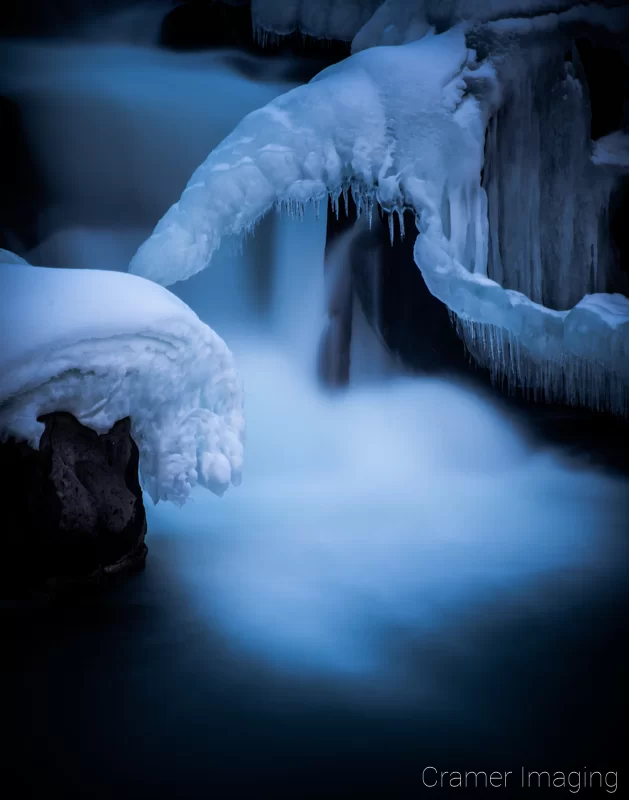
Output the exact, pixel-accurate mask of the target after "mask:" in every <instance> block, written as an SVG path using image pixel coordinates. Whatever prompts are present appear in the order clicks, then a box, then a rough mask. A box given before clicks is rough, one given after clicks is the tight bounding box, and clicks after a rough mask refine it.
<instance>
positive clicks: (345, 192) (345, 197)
mask: <svg viewBox="0 0 629 800" xmlns="http://www.w3.org/2000/svg"><path fill="white" fill-rule="evenodd" d="M343 203H344V204H345V216H346V217H349V197H348V196H347V186H344V187H343Z"/></svg>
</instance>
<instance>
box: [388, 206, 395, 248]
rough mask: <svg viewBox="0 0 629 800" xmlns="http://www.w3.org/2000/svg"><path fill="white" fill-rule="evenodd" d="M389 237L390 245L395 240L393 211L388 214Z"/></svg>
mask: <svg viewBox="0 0 629 800" xmlns="http://www.w3.org/2000/svg"><path fill="white" fill-rule="evenodd" d="M389 239H390V240H391V247H393V244H394V242H395V223H394V221H393V212H391V213H390V214H389Z"/></svg>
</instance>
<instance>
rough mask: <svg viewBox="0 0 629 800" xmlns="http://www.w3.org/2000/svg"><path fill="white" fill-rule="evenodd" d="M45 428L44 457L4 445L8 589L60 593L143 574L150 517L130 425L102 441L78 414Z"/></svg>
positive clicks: (2, 564) (2, 567)
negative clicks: (120, 576)
mask: <svg viewBox="0 0 629 800" xmlns="http://www.w3.org/2000/svg"><path fill="white" fill-rule="evenodd" d="M41 420H42V422H44V423H45V426H46V428H45V431H44V433H43V435H42V437H41V441H40V445H39V450H34V449H33V448H31V447H30V446H29V445H28V444H26V443H25V442H15V441H12V440H10V441H8V442H4V443H2V444H0V469H1V470H2V474H3V475H4V476H5V477H4V479H3V481H2V484H1V485H0V498H1V502H2V508H3V512H2V513H3V515H4V517H5V526H3V533H2V534H0V542H1V544H0V547H1V556H0V580H1V581H2V588H3V589H15V588H20V589H23V588H27V587H28V588H34V589H43V590H46V591H49V592H50V591H52V592H55V591H59V590H64V589H67V588H71V587H75V586H77V585H79V586H84V585H94V584H100V583H103V582H106V581H108V580H110V579H111V578H112V577H113V576H115V575H118V574H120V573H122V572H127V571H133V570H137V569H141V568H142V567H143V566H144V562H145V559H146V553H147V548H146V545H145V544H144V537H145V534H146V514H145V510H144V504H143V502H142V492H141V489H140V484H139V480H138V461H139V453H138V448H137V446H136V444H135V442H134V441H133V439H132V438H131V435H130V420H129V419H128V418H127V419H123V420H119V421H118V422H117V423H116V424H115V425H114V426H113V427H112V429H111V430H110V431H109V432H108V433H106V434H103V435H100V436H99V435H98V434H97V433H95V432H94V431H93V430H91V429H90V428H86V427H85V426H84V425H81V424H80V423H79V422H78V421H77V420H76V419H75V418H74V417H73V416H72V415H71V414H67V413H63V412H57V413H53V414H48V415H46V416H44V417H42V418H41Z"/></svg>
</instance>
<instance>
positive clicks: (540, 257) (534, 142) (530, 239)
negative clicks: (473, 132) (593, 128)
mask: <svg viewBox="0 0 629 800" xmlns="http://www.w3.org/2000/svg"><path fill="white" fill-rule="evenodd" d="M505 71H506V70H505ZM501 78H502V81H501V82H502V84H503V86H504V87H505V89H504V99H503V102H502V104H501V107H500V110H499V111H498V112H497V113H496V114H495V115H494V116H493V117H492V119H491V121H490V124H489V129H488V132H487V144H486V149H485V163H484V182H483V185H484V188H485V190H486V192H487V197H488V214H489V254H488V269H487V273H488V275H489V277H490V278H493V279H494V280H496V281H497V282H498V283H500V284H501V285H502V286H504V287H505V288H506V289H515V290H517V291H519V292H522V293H523V294H525V295H526V296H527V297H529V298H530V299H531V300H533V301H534V302H536V303H541V304H543V305H545V306H548V307H550V308H555V309H569V308H572V307H573V306H574V305H575V304H576V303H578V301H579V300H580V299H581V298H582V297H583V296H584V295H585V294H590V293H592V292H607V291H610V290H612V289H613V288H614V284H613V274H612V273H613V270H612V266H613V265H612V263H611V254H610V249H609V244H608V241H607V233H606V230H605V227H606V226H605V224H604V223H605V220H606V215H607V208H608V205H609V199H610V194H611V191H612V189H613V186H614V176H613V175H609V174H607V173H606V172H604V171H601V170H597V169H596V168H595V167H594V165H593V164H592V158H591V142H590V118H591V111H590V104H589V96H588V89H587V83H586V79H585V75H584V73H583V68H582V66H581V63H580V60H579V56H578V52H577V50H576V48H575V47H573V48H572V51H571V52H570V55H569V60H566V58H565V42H563V41H562V40H560V39H559V40H556V39H551V40H550V41H547V42H543V41H542V42H540V43H538V44H537V45H536V46H535V48H534V49H533V50H531V48H530V47H528V48H526V49H523V50H522V51H520V50H519V49H518V51H516V53H513V54H511V57H510V61H509V67H508V74H505V75H504V77H503V76H501Z"/></svg>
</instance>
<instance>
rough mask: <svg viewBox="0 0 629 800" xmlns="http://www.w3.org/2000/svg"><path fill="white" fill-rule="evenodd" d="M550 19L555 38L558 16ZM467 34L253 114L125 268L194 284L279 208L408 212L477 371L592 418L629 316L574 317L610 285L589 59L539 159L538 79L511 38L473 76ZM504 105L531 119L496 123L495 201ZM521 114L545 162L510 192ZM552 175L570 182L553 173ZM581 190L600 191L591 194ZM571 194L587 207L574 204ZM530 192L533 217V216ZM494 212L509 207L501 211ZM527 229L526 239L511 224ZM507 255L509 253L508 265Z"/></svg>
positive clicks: (357, 59) (562, 86)
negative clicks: (586, 79) (516, 382)
mask: <svg viewBox="0 0 629 800" xmlns="http://www.w3.org/2000/svg"><path fill="white" fill-rule="evenodd" d="M621 10H622V9H621ZM569 13H572V12H569ZM573 16H574V15H573ZM571 18H572V17H571ZM553 19H554V22H553V23H552V24H548V25H546V26H545V30H546V32H548V31H549V30H550V31H551V32H552V30H554V28H553V25H554V26H555V27H556V25H557V24H559V23H560V22H561V19H562V15H554V17H553ZM516 28H517V26H516ZM466 32H467V28H466V26H464V25H459V26H457V27H455V28H453V29H451V30H449V31H447V32H445V33H443V34H440V35H435V34H432V33H428V34H427V35H426V36H424V37H423V38H422V39H421V40H420V41H417V42H412V43H410V44H406V45H401V46H391V47H388V46H387V47H375V48H370V49H367V50H364V51H362V52H359V53H357V54H355V55H354V56H352V57H351V58H349V59H347V60H346V61H344V62H342V63H340V64H337V65H335V66H333V67H330V68H328V69H327V70H324V71H323V72H322V73H321V74H320V75H318V76H317V77H316V78H315V79H314V80H313V81H311V82H310V83H309V84H308V85H307V86H303V87H299V88H297V89H294V90H293V91H291V92H288V93H287V94H285V95H283V96H281V97H279V98H277V99H276V100H274V101H273V102H271V103H270V104H269V105H268V106H266V107H265V108H262V109H260V110H259V111H256V112H254V113H252V114H250V115H249V116H248V117H246V118H245V119H244V120H243V121H242V122H241V124H240V125H239V126H238V127H237V128H236V129H235V130H234V132H233V133H232V134H231V135H230V136H228V137H227V139H225V140H224V141H223V142H222V143H221V144H220V145H219V146H218V147H217V148H216V149H215V150H214V151H213V152H212V153H211V154H210V156H209V157H208V159H207V160H206V161H205V163H204V164H202V165H201V166H200V167H199V168H198V170H197V171H196V172H195V173H194V175H193V176H192V178H191V180H190V182H189V184H188V188H187V189H186V191H185V192H184V194H183V195H182V197H181V199H180V201H179V202H178V203H177V204H175V205H174V206H173V207H172V208H171V209H170V210H169V211H168V213H167V214H166V215H165V216H164V217H163V219H162V220H161V221H160V222H159V224H158V225H157V227H156V229H155V232H154V234H153V236H152V237H151V238H149V239H148V241H147V242H145V243H144V245H142V247H141V248H140V249H139V251H138V253H137V254H136V256H135V257H134V259H133V260H132V262H131V266H130V269H131V271H133V272H136V273H137V274H141V275H144V276H145V277H148V278H151V279H153V280H156V281H158V282H161V283H165V284H168V283H172V282H174V281H177V280H181V279H185V278H187V277H189V276H191V275H193V274H195V273H196V272H198V271H200V270H202V269H204V268H205V267H206V266H207V265H208V264H209V262H210V260H211V259H212V256H213V254H214V252H215V251H216V250H217V248H218V246H219V244H220V242H221V240H222V239H223V238H224V237H232V238H234V239H236V240H237V239H238V238H239V237H241V236H242V235H243V234H244V233H245V232H248V231H251V230H252V229H253V228H254V227H255V225H256V224H257V222H258V221H259V220H260V219H261V218H262V217H263V216H264V215H265V214H266V213H267V212H268V211H269V210H270V209H271V208H273V207H278V206H279V207H285V208H287V209H288V210H289V211H290V212H291V213H293V214H298V215H301V214H303V209H304V206H305V204H307V203H308V202H312V201H316V202H319V201H321V200H325V199H326V197H327V195H328V194H329V195H330V196H331V197H332V198H333V201H334V202H335V203H338V199H339V198H340V196H341V195H343V196H345V194H346V193H347V191H348V190H351V191H352V193H353V196H354V199H355V200H356V204H357V208H358V210H359V212H360V210H361V208H362V209H364V211H365V212H366V213H367V216H369V215H370V213H371V209H372V207H373V204H374V202H378V203H379V204H380V206H381V207H382V208H383V209H384V210H385V211H387V212H394V211H397V212H401V211H402V210H403V209H405V208H409V209H412V210H413V211H414V212H415V215H416V220H417V228H418V230H419V236H418V237H417V239H416V242H415V251H414V252H415V261H416V263H417V264H418V266H419V268H420V269H421V271H422V274H423V276H424V279H425V281H426V284H427V286H428V288H429V289H430V291H431V292H432V293H433V294H434V295H435V296H436V297H438V298H439V299H440V300H441V301H442V302H444V303H445V304H446V305H447V307H448V308H449V309H450V310H451V311H452V312H454V313H455V314H456V316H457V317H458V318H459V320H460V325H459V329H460V330H461V332H462V333H463V335H464V338H465V339H466V341H468V342H469V341H470V340H471V338H472V336H473V338H474V340H475V342H476V347H475V349H474V350H473V352H474V354H475V355H476V356H477V357H478V358H479V359H480V360H481V361H483V362H486V361H489V360H491V361H494V360H495V359H496V358H497V359H498V363H497V365H496V369H497V371H498V372H500V373H501V374H503V375H506V376H507V377H509V376H512V375H524V374H526V375H529V376H530V380H527V382H526V385H534V386H535V387H536V388H538V389H539V390H540V391H542V393H543V394H544V396H546V397H548V398H551V399H558V400H568V401H571V400H573V399H574V398H575V397H576V396H578V398H579V402H584V403H587V404H590V405H595V406H596V405H598V404H599V398H600V397H602V394H603V391H602V388H601V386H599V385H598V383H597V381H598V380H599V379H598V378H597V377H596V376H602V375H608V376H609V381H611V382H612V383H614V385H616V384H618V386H626V384H627V380H628V377H629V374H628V373H629V358H628V355H629V316H627V317H626V318H623V321H622V322H621V323H619V324H618V325H617V326H616V327H614V328H612V327H611V326H610V325H609V321H608V318H607V316H606V315H601V314H599V312H598V310H597V308H598V307H599V306H597V305H589V306H588V311H587V313H585V312H584V309H583V306H582V305H581V304H580V303H579V302H578V301H579V300H580V299H581V298H582V297H583V296H584V295H586V294H591V293H599V294H601V290H602V289H605V290H607V288H608V286H607V284H608V273H607V272H606V270H605V268H602V267H601V264H602V263H603V261H604V258H603V257H602V256H601V253H603V250H604V245H605V241H604V239H603V240H601V241H599V223H600V224H602V223H604V211H605V204H606V198H607V196H608V193H609V191H610V190H611V186H612V183H611V182H610V181H609V180H608V177H607V176H605V175H603V176H602V177H600V178H599V177H597V175H600V172H599V173H597V171H596V170H597V168H596V167H595V166H594V165H592V163H591V158H590V156H591V146H590V143H589V138H588V137H589V131H588V127H587V124H586V120H585V115H586V111H585V103H586V93H585V89H584V86H583V83H582V81H581V79H580V68H579V64H578V59H577V58H576V56H575V57H574V58H573V61H572V63H570V62H568V63H566V64H564V62H563V61H562V62H561V63H560V64H559V63H558V62H556V63H554V67H556V69H555V72H554V74H553V80H554V81H555V84H554V85H555V86H556V87H557V89H558V91H559V92H560V93H561V94H559V96H558V97H552V98H550V99H549V100H548V105H547V107H546V108H547V118H548V121H549V122H551V123H552V126H551V130H552V132H553V133H557V131H559V130H561V129H562V126H563V127H565V116H564V114H566V113H568V115H569V116H570V115H571V114H573V113H576V121H575V123H574V124H572V123H571V126H570V130H569V132H568V133H567V134H565V136H566V138H565V139H561V140H559V141H553V142H551V143H550V145H549V146H547V147H546V149H544V148H543V147H542V146H541V144H539V145H538V144H536V141H535V137H534V136H533V134H535V133H536V132H537V137H538V138H539V136H540V135H541V133H540V131H541V128H542V127H543V124H544V122H545V119H546V118H545V117H544V115H543V114H542V115H541V116H540V117H539V118H537V117H535V114H536V113H538V112H531V111H530V110H529V106H528V105H526V104H528V103H532V102H533V100H534V98H533V97H531V96H530V94H531V86H532V80H533V78H532V77H529V75H528V74H527V73H526V69H525V70H524V74H523V71H522V70H523V67H522V61H521V60H522V59H524V58H525V55H522V56H521V55H519V51H518V50H517V47H516V49H515V51H513V48H512V44H513V41H512V39H508V41H507V44H508V45H509V46H508V47H506V49H505V47H502V48H500V47H499V48H498V49H499V51H500V57H499V58H497V59H496V63H495V64H494V63H493V62H492V61H491V60H486V61H481V62H479V61H477V60H476V56H475V53H474V52H473V51H471V50H470V49H469V47H468V43H467V40H466ZM490 33H491V36H494V37H495V36H496V35H497V34H496V33H495V31H493V32H490ZM478 35H479V34H478V31H476V36H477V38H478ZM481 35H482V31H481ZM491 36H490V37H489V40H490V43H491ZM549 36H550V34H549ZM516 38H517V37H516ZM550 38H552V37H550ZM549 41H550V39H549ZM494 44H495V39H494ZM543 46H546V44H544V45H543ZM548 46H549V47H550V45H548ZM549 52H551V54H552V52H553V51H552V47H551V49H550V51H549ZM537 58H538V56H536V59H537ZM540 58H541V57H540ZM544 58H546V56H544ZM544 58H541V60H539V61H538V60H536V59H533V58H531V61H532V64H533V66H531V67H530V69H531V70H534V69H535V68H536V67H535V65H536V64H537V65H538V68H539V69H542V68H545V69H547V68H548V63H547V60H546V61H544ZM551 63H552V58H551ZM558 73H559V74H558ZM552 85H553V84H552V83H551V87H552ZM527 93H528V94H527ZM564 97H565V99H564ZM509 98H515V100H516V103H515V104H516V106H517V101H518V100H522V102H523V103H524V104H525V108H524V109H522V110H521V112H520V111H518V113H516V114H515V115H514V116H513V119H511V120H510V121H509V120H507V121H506V122H505V119H504V118H503V117H501V116H500V112H498V116H497V122H493V123H491V124H492V127H491V128H490V137H489V144H488V153H489V167H490V171H492V170H493V172H492V176H493V177H488V178H487V182H488V184H487V185H488V191H489V198H488V196H487V193H486V191H485V188H484V186H483V185H482V178H481V176H482V172H483V167H484V166H485V134H486V131H487V127H488V124H489V121H490V120H491V119H492V117H496V112H497V111H498V109H499V108H501V104H504V105H505V107H506V108H508V105H507V104H508V103H509ZM564 104H565V109H566V111H564V110H563V109H564ZM505 113H506V112H505ZM520 113H521V115H522V117H523V118H524V122H526V123H527V125H528V128H527V127H526V126H525V127H523V131H526V130H529V131H530V132H531V137H532V141H530V142H526V143H522V146H523V148H524V151H523V152H524V156H525V157H526V159H528V156H529V154H530V155H531V157H532V158H534V161H533V165H534V167H535V169H534V170H533V171H531V170H530V167H531V164H530V163H529V162H528V160H525V161H524V163H523V164H522V165H518V166H517V168H514V170H513V171H512V173H511V174H509V175H507V177H506V178H505V179H504V180H502V178H501V177H500V175H501V170H500V164H501V159H503V160H504V159H507V158H509V157H510V156H509V153H510V152H511V150H512V148H513V147H514V146H515V145H516V144H517V143H518V142H519V138H518V137H520V136H521V133H522V130H521V128H522V126H523V124H524V122H523V121H522V118H521V117H520V116H519V115H520ZM527 115H528V117H527ZM501 124H502V125H503V126H504V127H505V130H504V131H503V128H502V127H501ZM492 137H493V138H492ZM510 137H511V138H510ZM501 148H502V149H501ZM510 148H511V149H510ZM515 157H516V159H517V158H518V157H519V155H518V156H515ZM555 162H557V163H556V164H555ZM549 165H551V166H552V168H553V169H555V170H556V171H555V173H554V177H555V179H556V180H557V181H559V183H555V182H553V175H549V174H548V171H549V169H550V167H549ZM557 165H558V166H559V167H560V169H559V173H561V171H562V170H564V169H565V171H566V175H565V178H564V182H563V184H562V183H561V181H560V175H558V174H557ZM530 173H531V174H530ZM584 176H585V178H586V179H588V180H590V179H591V181H592V182H591V184H590V185H588V186H587V188H586V190H585V191H582V187H583V181H584ZM564 191H567V192H568V193H569V192H573V193H574V194H575V195H576V196H575V197H574V198H573V199H572V200H570V201H568V200H564V197H563V192H564ZM521 194H523V195H525V196H526V197H527V198H528V203H529V205H527V206H526V207H525V208H524V209H523V210H522V214H523V215H524V216H523V217H521V215H520V214H519V212H518V209H519V208H520V206H521V203H522V202H523V200H522V199H521V197H520V195H521ZM513 195H515V200H514V199H513ZM542 195H543V197H542ZM501 199H505V201H512V202H513V206H512V208H507V209H506V214H504V213H503V212H501V210H500V202H501ZM516 201H517V202H516ZM536 203H538V206H536ZM571 203H572V205H571ZM514 209H515V210H514ZM542 212H543V214H544V215H546V216H548V217H549V219H548V220H545V224H546V225H547V226H548V225H549V226H553V225H554V226H555V228H554V229H553V233H552V235H550V236H549V237H548V243H547V244H545V245H544V247H545V250H544V252H542V247H541V238H542V237H543V236H544V235H545V234H544V232H545V231H547V227H543V226H542V224H541V222H540V219H541V216H542ZM501 213H502V216H501ZM522 219H524V220H525V224H524V225H522V226H521V227H522V228H523V229H524V230H523V231H522V232H520V231H519V230H516V229H515V228H514V225H515V226H516V227H517V226H518V224H520V223H522ZM490 231H491V233H490ZM501 236H502V239H501ZM512 236H513V240H512ZM523 237H524V238H523ZM505 240H507V241H506V242H505ZM498 244H499V246H500V248H503V247H504V248H506V249H505V250H504V251H502V250H501V254H502V260H501V261H500V262H499V261H498V258H497V255H496V254H497V245H498ZM490 245H491V247H492V250H491V255H490V249H489V248H490ZM519 247H522V249H523V252H522V253H520V252H519V249H518V248H519ZM505 253H507V255H508V256H509V259H508V263H505V258H504V255H505ZM603 256H604V253H603ZM298 268H299V265H298V264H295V269H298ZM575 270H576V272H575ZM503 282H504V285H502V284H503ZM526 293H530V295H532V296H528V294H526ZM548 293H550V294H549V295H548V296H547V294H548ZM604 298H605V295H602V299H601V303H603V304H604V303H605V302H606V301H605V299H604ZM546 302H548V303H549V304H550V305H544V304H543V303H546ZM599 305H600V304H599ZM478 325H488V326H493V327H494V328H496V329H497V330H499V333H496V335H495V336H494V334H493V333H492V332H491V329H488V332H487V335H486V336H483V335H477V334H478V331H476V328H475V326H478ZM466 327H469V328H470V330H469V335H468V334H466V333H465V329H466ZM496 336H498V337H499V338H501V337H502V338H504V337H506V339H507V340H508V341H511V340H515V341H517V343H518V346H519V347H520V348H521V349H522V352H525V353H526V354H527V358H530V359H531V360H532V363H534V364H535V365H537V366H539V369H537V368H535V369H531V370H525V369H522V368H520V367H519V366H518V365H517V364H515V363H514V362H512V361H511V360H510V359H511V358H512V355H511V354H512V353H515V352H516V351H515V348H511V347H509V348H507V347H502V348H501V349H492V342H493V341H494V339H495V338H496ZM513 358H516V356H513ZM505 359H506V360H505ZM568 362H570V363H571V364H572V365H573V368H574V371H575V374H579V375H586V376H593V377H592V378H591V379H590V377H588V378H587V380H586V381H585V384H584V386H582V387H581V389H580V390H579V392H578V393H575V392H573V391H572V390H568V389H567V388H565V390H564V389H562V388H561V387H565V386H567V384H565V382H564V381H563V379H562V378H561V374H562V372H563V371H564V370H565V364H566V363H568ZM550 373H553V375H552V377H544V376H550ZM538 380H542V383H543V385H541V386H538V385H537V381H538ZM606 380H607V379H606ZM624 396H625V390H624V389H622V390H619V391H614V392H613V393H612V395H611V396H610V399H609V405H610V407H611V408H612V410H614V411H617V412H624V410H625V409H626V400H625V399H623V398H624Z"/></svg>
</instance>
